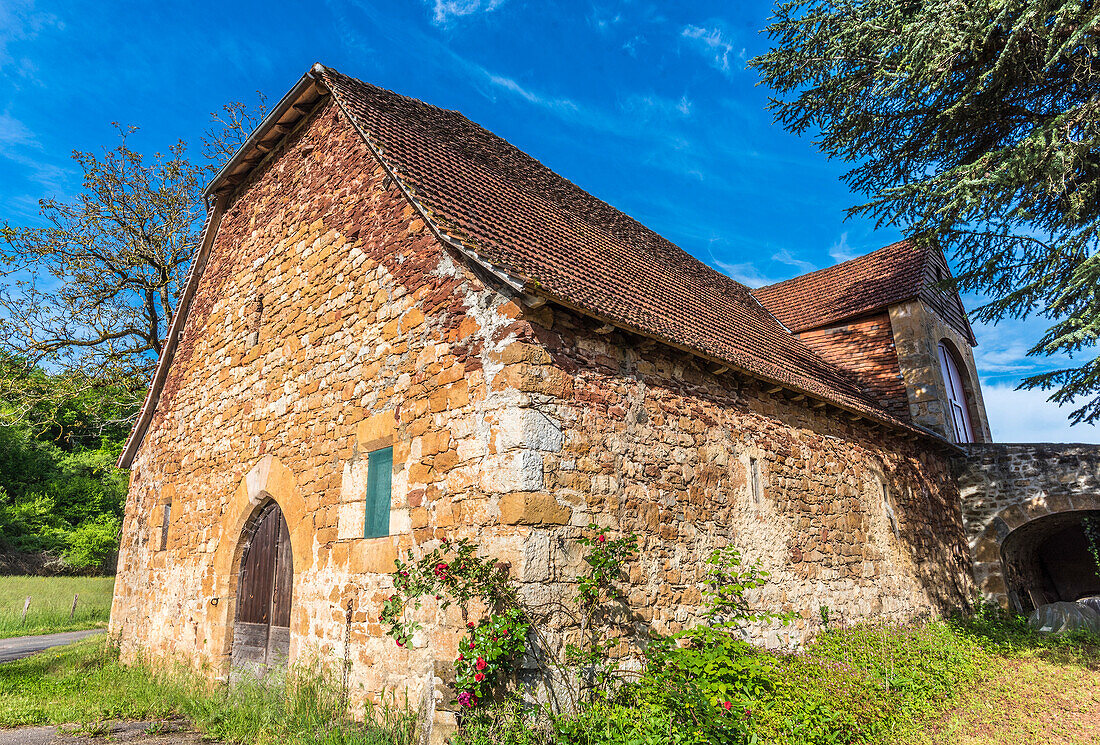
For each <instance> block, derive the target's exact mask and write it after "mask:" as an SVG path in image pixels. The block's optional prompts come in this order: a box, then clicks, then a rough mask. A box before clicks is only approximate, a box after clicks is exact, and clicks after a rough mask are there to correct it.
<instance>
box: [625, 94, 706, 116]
mask: <svg viewBox="0 0 1100 745" xmlns="http://www.w3.org/2000/svg"><path fill="white" fill-rule="evenodd" d="M619 110H620V111H622V112H623V113H625V114H629V115H630V116H631V117H642V118H644V119H647V120H648V119H653V118H659V119H662V120H676V119H683V118H686V117H689V116H691V100H690V99H689V98H688V97H687V94H684V95H682V96H680V98H679V99H674V98H664V97H663V96H657V95H653V94H649V95H642V94H635V95H630V96H625V97H623V98H622V99H620V100H619Z"/></svg>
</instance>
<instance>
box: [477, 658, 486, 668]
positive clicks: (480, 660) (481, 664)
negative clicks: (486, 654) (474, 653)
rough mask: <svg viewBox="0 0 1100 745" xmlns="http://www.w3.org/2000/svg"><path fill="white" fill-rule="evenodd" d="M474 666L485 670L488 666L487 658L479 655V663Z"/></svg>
mask: <svg viewBox="0 0 1100 745" xmlns="http://www.w3.org/2000/svg"><path fill="white" fill-rule="evenodd" d="M474 667H476V668H477V669H478V670H484V669H485V667H486V662H485V659H484V658H483V657H478V658H477V664H476V665H474Z"/></svg>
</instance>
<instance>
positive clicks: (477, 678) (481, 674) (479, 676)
mask: <svg viewBox="0 0 1100 745" xmlns="http://www.w3.org/2000/svg"><path fill="white" fill-rule="evenodd" d="M474 680H476V681H477V682H478V683H480V682H481V681H483V680H485V675H484V674H483V673H478V674H477V675H475V676H474Z"/></svg>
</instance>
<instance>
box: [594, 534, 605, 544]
mask: <svg viewBox="0 0 1100 745" xmlns="http://www.w3.org/2000/svg"><path fill="white" fill-rule="evenodd" d="M606 540H607V536H605V535H604V534H603V533H600V534H599V535H598V536H596V543H603V542H604V541H606Z"/></svg>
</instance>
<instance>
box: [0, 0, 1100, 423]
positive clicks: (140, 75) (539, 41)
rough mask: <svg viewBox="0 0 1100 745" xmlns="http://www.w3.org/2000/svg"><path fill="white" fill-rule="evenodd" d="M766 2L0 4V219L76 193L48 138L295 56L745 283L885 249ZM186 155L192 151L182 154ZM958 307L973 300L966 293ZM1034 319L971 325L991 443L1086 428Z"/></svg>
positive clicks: (63, 141) (206, 93)
mask: <svg viewBox="0 0 1100 745" xmlns="http://www.w3.org/2000/svg"><path fill="white" fill-rule="evenodd" d="M769 13H770V4H769V3H767V2H757V1H755V0H744V1H742V2H738V3H729V2H691V3H672V2H662V3H651V2H611V1H608V2H604V3H598V2H597V3H592V2H578V3H567V2H559V3H547V2H530V1H527V0H407V1H406V2H401V1H400V0H397V1H394V0H389V1H387V2H367V1H360V2H340V3H337V2H328V3H320V2H319V3H309V4H305V3H303V4H301V5H292V4H286V5H282V6H280V5H279V4H278V3H272V2H265V3H252V2H231V3H225V2H221V3H209V2H201V1H198V0H196V1H195V2H190V3H180V4H172V3H159V4H153V3H110V2H102V3H86V2H82V3H77V2H51V3H49V4H48V5H47V4H45V3H37V4H36V3H34V2H31V1H30V0H0V219H5V220H7V221H9V222H11V223H13V224H32V223H34V222H35V221H36V220H37V216H36V215H37V201H38V199H40V198H42V197H45V196H55V197H60V198H65V197H66V196H69V195H72V194H73V193H74V192H75V190H77V189H78V188H79V174H78V172H77V171H76V170H75V169H74V168H73V165H72V163H71V161H70V159H69V153H70V152H71V151H72V150H73V149H83V150H98V149H101V148H103V147H105V146H106V147H109V146H113V145H114V144H115V142H116V135H115V131H114V129H113V127H112V124H111V123H112V122H115V121H117V122H120V123H123V124H136V125H139V126H140V127H141V128H142V129H141V131H140V132H139V133H138V135H137V136H135V137H134V138H132V140H131V145H132V146H135V147H137V148H139V149H142V150H145V151H147V152H153V151H157V150H160V151H163V150H166V149H167V147H168V146H169V145H170V144H172V143H173V142H175V141H176V140H177V139H184V140H186V141H187V142H188V143H195V144H197V142H198V139H199V136H200V135H201V133H202V132H203V131H204V130H205V128H206V126H207V124H208V120H209V113H210V112H212V111H215V110H217V109H219V108H220V107H221V106H222V104H224V103H226V102H227V101H230V100H246V101H251V100H253V98H254V96H255V91H257V90H262V91H264V92H265V93H266V94H267V95H268V97H269V98H270V99H272V100H278V98H279V97H281V96H282V94H283V93H284V92H285V91H286V90H287V89H288V88H289V87H290V86H291V85H292V84H293V83H294V81H295V80H297V79H298V77H299V76H300V75H301V74H302V73H303V72H305V71H306V70H307V69H308V68H309V66H310V65H311V64H312V63H313V62H318V61H319V62H322V63H324V64H326V65H328V66H331V67H335V68H336V69H338V70H340V71H341V72H345V73H347V74H350V75H354V76H356V77H359V78H362V79H364V80H367V81H370V82H372V83H376V84H378V85H382V86H384V87H387V88H391V89H393V90H396V91H398V92H400V93H404V94H407V95H411V96H415V97H417V98H421V99H423V100H425V101H428V102H430V103H433V104H436V105H438V106H443V107H446V108H450V109H458V110H459V111H461V112H462V113H464V114H465V115H467V116H468V117H470V118H471V119H473V120H474V121H476V122H478V123H479V124H482V125H483V126H485V127H487V128H488V129H490V130H491V131H493V132H495V133H497V134H498V135H500V136H502V137H504V138H505V139H507V140H509V141H511V142H512V143H514V144H515V145H517V146H518V147H520V148H521V149H523V150H525V151H526V152H528V153H530V154H531V155H533V156H534V157H536V158H538V159H539V160H541V161H542V162H543V163H545V164H546V165H548V166H549V167H551V168H553V169H554V170H556V171H557V172H558V173H561V174H562V175H564V176H566V177H567V178H569V179H571V180H572V181H574V182H576V183H577V184H579V185H580V186H582V187H583V188H585V189H587V190H588V191H590V192H592V193H593V194H595V195H596V196H598V197H600V198H602V199H604V200H606V201H607V202H609V203H611V204H613V205H615V206H616V207H618V208H619V209H621V210H623V211H625V212H627V213H628V214H630V215H632V216H634V217H635V218H637V219H639V220H640V221H642V222H643V223H645V224H646V225H648V226H650V227H651V228H653V229H655V230H657V231H658V232H660V233H662V234H663V235H665V236H666V237H668V238H669V239H671V240H672V241H674V242H675V243H677V244H678V245H680V246H681V247H683V248H684V249H685V250H687V251H688V252H690V253H692V254H693V255H695V256H697V257H698V258H700V259H701V260H703V261H705V262H707V263H709V264H711V265H712V266H714V267H715V268H718V269H720V270H721V271H724V272H726V273H727V274H729V275H730V276H732V277H734V278H736V279H738V280H740V281H742V282H745V283H747V284H750V285H753V286H758V285H760V284H764V283H767V282H773V281H778V280H782V279H786V278H788V277H791V276H794V275H796V274H801V273H803V272H806V271H810V270H813V269H817V268H821V267H825V266H829V265H831V264H834V263H836V262H837V261H841V260H844V259H846V258H851V257H852V256H856V255H859V254H861V253H865V252H868V251H871V250H873V249H875V248H878V247H879V246H882V245H885V244H887V243H890V242H891V241H894V240H896V239H897V238H898V237H899V233H898V232H897V231H895V230H891V229H883V230H877V231H876V230H875V229H874V226H873V224H870V223H868V222H867V221H865V220H852V221H848V222H845V221H844V208H845V207H847V206H850V205H852V204H854V203H857V202H858V201H859V198H858V196H854V195H852V194H851V193H850V192H849V191H848V190H847V188H846V187H845V186H844V184H843V183H842V182H841V181H840V178H839V177H840V176H841V174H843V172H844V170H845V168H844V165H843V164H842V163H836V162H830V161H828V160H826V159H825V158H824V157H823V156H822V155H821V154H820V153H819V152H818V151H817V150H816V149H815V148H814V147H813V144H812V142H811V141H810V139H809V138H798V137H795V136H793V135H790V134H788V133H786V132H785V131H783V130H782V129H781V128H780V127H778V126H776V125H774V124H772V122H771V117H770V115H769V114H768V113H767V112H766V111H765V109H764V106H765V104H766V102H767V91H766V90H765V89H764V88H762V87H759V86H757V85H756V83H757V77H756V74H755V73H754V72H752V71H749V70H746V69H745V61H746V60H747V59H748V58H751V57H752V56H753V55H755V54H758V53H760V52H762V51H764V50H765V49H766V47H767V38H766V37H765V36H764V35H762V34H760V33H759V31H760V29H762V28H763V27H764V26H765V25H766V23H767V18H768V15H769ZM196 150H197V148H196ZM968 304H969V305H970V306H971V307H972V306H973V305H974V302H973V301H970V302H969V303H968ZM1041 329H1042V322H1041V321H1039V322H1035V321H1032V322H1027V323H1011V324H1002V325H1001V326H999V327H997V328H995V329H992V328H982V327H978V328H976V329H975V330H976V333H977V335H978V340H979V347H978V348H977V350H976V352H977V355H978V366H979V370H980V371H981V373H982V376H983V389H984V391H985V396H986V401H987V406H988V408H989V410H990V418H991V420H992V421H993V426H994V436H995V438H997V439H999V440H1003V441H1036V440H1042V441H1084V442H1100V430H1097V428H1095V427H1074V428H1072V429H1070V428H1069V426H1068V423H1067V422H1066V421H1065V414H1066V413H1067V412H1066V410H1059V409H1058V408H1057V407H1055V406H1053V405H1051V404H1048V403H1046V402H1045V400H1044V399H1045V396H1046V394H1043V393H1041V392H1014V391H1013V390H1012V388H1013V387H1014V385H1015V382H1016V381H1017V380H1018V379H1019V377H1020V376H1022V375H1025V374H1028V373H1031V372H1033V371H1036V370H1041V369H1050V368H1051V366H1052V363H1051V362H1050V361H1046V360H1033V359H1030V358H1026V357H1025V352H1026V350H1027V348H1028V346H1029V344H1028V341H1029V339H1033V338H1037V336H1038V334H1039V333H1040V332H1041Z"/></svg>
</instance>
